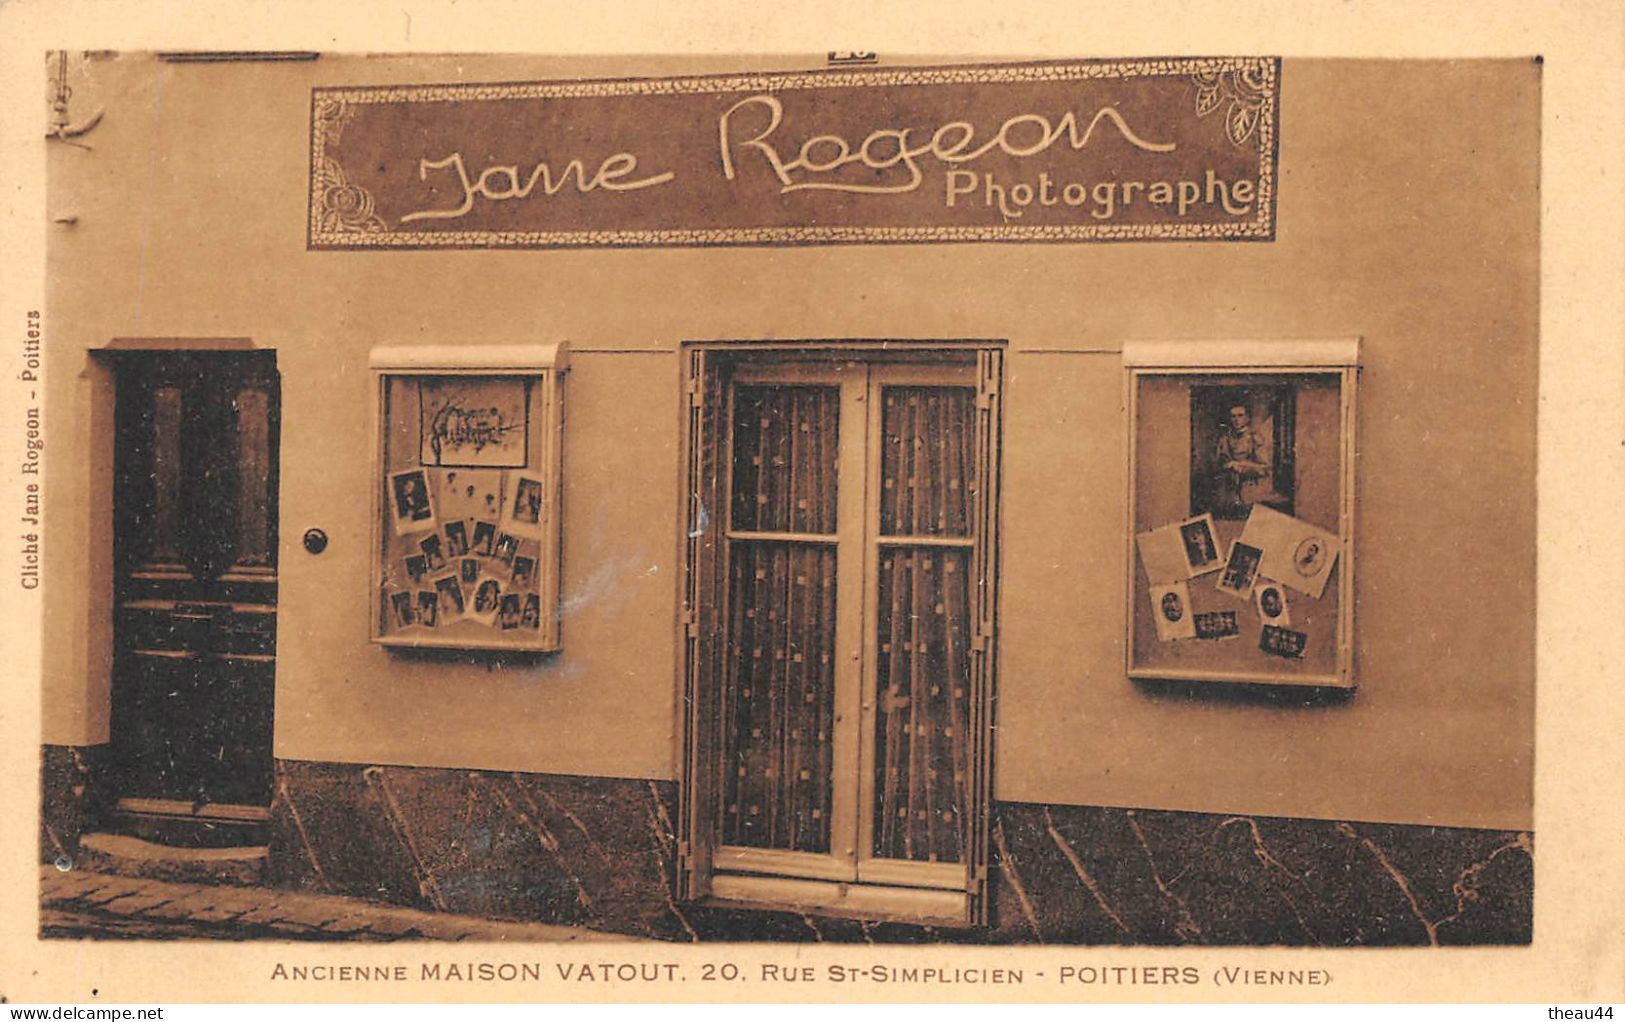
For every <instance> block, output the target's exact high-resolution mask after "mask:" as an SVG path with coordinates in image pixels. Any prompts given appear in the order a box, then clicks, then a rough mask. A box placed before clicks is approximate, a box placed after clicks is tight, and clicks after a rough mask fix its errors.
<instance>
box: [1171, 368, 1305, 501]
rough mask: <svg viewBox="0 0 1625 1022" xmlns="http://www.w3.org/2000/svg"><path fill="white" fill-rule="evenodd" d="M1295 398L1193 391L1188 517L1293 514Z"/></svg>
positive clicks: (1261, 390)
mask: <svg viewBox="0 0 1625 1022" xmlns="http://www.w3.org/2000/svg"><path fill="white" fill-rule="evenodd" d="M1294 398H1295V395H1294V393H1293V390H1292V388H1291V387H1290V386H1279V385H1277V386H1259V387H1202V386H1197V387H1192V388H1191V514H1193V515H1194V514H1202V513H1204V512H1210V513H1212V515H1213V517H1214V518H1218V519H1226V520H1230V521H1237V520H1240V519H1244V518H1246V517H1247V515H1248V513H1249V512H1251V511H1252V509H1253V506H1254V505H1256V504H1263V505H1264V506H1266V507H1271V508H1274V509H1275V510H1277V511H1280V512H1281V513H1283V514H1292V509H1293V497H1292V495H1293V489H1294V482H1295V480H1294V479H1293V475H1294V471H1293V468H1294V462H1295V454H1296V452H1295V450H1294V447H1295V444H1294V419H1295V415H1294V412H1295V410H1296V401H1295V400H1294Z"/></svg>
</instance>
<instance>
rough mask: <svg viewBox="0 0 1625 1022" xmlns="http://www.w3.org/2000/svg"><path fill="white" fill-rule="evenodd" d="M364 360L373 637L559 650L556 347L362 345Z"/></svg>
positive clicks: (560, 355)
mask: <svg viewBox="0 0 1625 1022" xmlns="http://www.w3.org/2000/svg"><path fill="white" fill-rule="evenodd" d="M370 363H371V368H372V372H373V374H374V376H375V378H376V385H377V390H376V395H377V402H378V404H377V415H376V420H375V421H376V423H377V438H376V439H377V448H376V449H377V461H376V463H375V464H376V466H377V467H376V471H375V472H374V473H373V477H374V484H373V494H374V497H373V514H372V521H373V531H374V552H375V556H374V558H373V578H372V638H373V640H374V641H375V642H378V643H380V644H382V645H385V646H392V647H413V648H421V647H431V648H449V649H506V650H529V651H536V652H547V651H553V650H557V649H559V648H560V643H561V637H560V622H559V570H560V560H559V539H560V528H561V524H562V523H561V522H560V507H559V499H560V478H561V474H560V469H561V450H562V448H561V441H562V434H563V429H564V400H563V398H564V389H563V379H564V374H565V372H566V370H567V369H568V351H567V346H566V345H564V344H562V343H560V344H549V345H534V346H532V345H521V346H512V347H505V346H504V347H498V346H486V347H477V346H474V347H451V346H446V347H423V348H416V347H388V348H375V349H373V351H372V353H371V358H370Z"/></svg>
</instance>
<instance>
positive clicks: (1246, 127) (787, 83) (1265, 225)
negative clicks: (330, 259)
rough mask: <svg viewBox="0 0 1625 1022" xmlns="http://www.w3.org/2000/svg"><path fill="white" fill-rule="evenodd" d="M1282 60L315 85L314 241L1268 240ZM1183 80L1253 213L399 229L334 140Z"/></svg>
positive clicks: (321, 244) (531, 244)
mask: <svg viewBox="0 0 1625 1022" xmlns="http://www.w3.org/2000/svg"><path fill="white" fill-rule="evenodd" d="M1280 63H1281V62H1280V58H1278V57H1174V58H1147V59H1133V60H1088V61H1064V62H1044V63H1028V64H992V65H971V66H955V67H919V68H899V69H892V70H863V71H858V70H840V71H827V70H825V71H804V72H778V73H760V74H742V75H706V76H690V77H675V78H650V79H601V80H576V81H546V82H510V83H491V84H439V85H395V86H353V87H318V88H316V89H313V90H312V95H311V135H310V192H309V211H308V213H309V215H308V233H307V244H308V247H309V248H311V249H379V248H406V249H416V248H451V249H458V248H463V249H468V248H477V249H489V248H586V247H684V246H732V245H755V246H779V245H817V244H918V243H943V242H949V243H952V242H1078V241H1090V242H1093V241H1273V240H1274V238H1275V207H1276V165H1277V161H1278V149H1279V139H1278V134H1277V132H1278V105H1279V84H1280ZM1153 76H1160V77H1175V76H1180V77H1185V78H1187V79H1188V81H1189V82H1190V84H1191V88H1192V90H1193V92H1194V113H1195V115H1196V116H1197V118H1199V119H1205V118H1208V117H1209V116H1210V115H1215V114H1217V115H1218V116H1219V117H1220V118H1221V119H1222V122H1223V131H1224V134H1225V136H1226V137H1227V138H1228V139H1229V141H1230V142H1231V143H1232V144H1234V145H1236V146H1238V147H1247V148H1251V146H1253V145H1256V146H1257V151H1258V164H1257V178H1256V195H1255V202H1254V204H1253V208H1254V209H1255V210H1256V213H1255V215H1254V217H1253V218H1252V219H1248V220H1238V221H1230V222H1219V223H1212V222H1208V223H1199V222H1175V223H1072V224H1053V223H1052V224H1013V223H1002V224H984V225H972V226H966V225H947V224H920V225H908V226H852V225H818V224H802V225H796V226H761V227H716V228H703V227H702V228H684V227H672V228H663V229H615V228H610V229H591V228H583V229H575V230H568V229H566V230H455V229H448V230H400V229H392V228H391V227H390V225H389V224H388V223H387V222H386V221H385V219H384V218H383V217H382V216H380V215H379V212H378V208H377V202H376V200H375V198H374V196H373V195H372V194H371V193H370V192H369V191H368V190H367V189H366V188H365V187H363V186H361V185H359V184H357V183H354V182H352V181H351V180H350V176H349V175H348V174H347V172H346V170H345V168H344V166H342V165H341V163H340V162H339V160H338V159H336V158H334V157H333V156H332V155H331V151H330V147H335V146H337V145H338V144H339V142H340V141H341V139H342V137H343V134H344V131H345V129H346V127H347V126H348V125H350V124H351V123H352V122H354V121H355V120H356V119H357V114H358V112H359V111H360V110H361V109H362V108H364V107H365V106H367V105H369V104H403V103H404V104H410V103H447V102H453V103H455V102H483V101H491V100H524V99H540V100H549V99H554V100H556V99H586V98H594V97H625V96H683V95H696V96H698V95H707V94H717V93H730V92H752V93H769V94H771V93H775V92H782V91H784V90H791V89H832V90H833V89H860V88H868V89H877V88H880V89H883V88H888V87H899V86H922V85H923V86H931V85H964V84H976V83H1012V82H1014V83H1049V82H1068V81H1081V80H1088V79H1133V78H1141V77H1153Z"/></svg>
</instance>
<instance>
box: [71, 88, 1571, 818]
mask: <svg viewBox="0 0 1625 1022" xmlns="http://www.w3.org/2000/svg"><path fill="white" fill-rule="evenodd" d="M744 63H745V62H741V61H729V62H727V63H726V69H729V70H732V69H736V68H738V67H741V66H743V64H744ZM719 69H723V66H722V65H713V66H711V67H700V66H698V65H693V64H673V63H666V64H658V65H657V64H654V63H647V62H638V61H619V62H616V63H615V64H614V65H613V66H610V65H605V64H602V63H598V64H592V63H584V62H565V61H557V60H540V59H538V60H518V59H513V58H503V59H489V60H487V59H478V60H476V59H472V58H457V59H446V60H444V61H432V60H425V59H419V60H408V59H400V58H392V59H382V60H373V61H366V60H361V59H354V58H334V57H324V58H322V59H321V60H319V61H316V62H313V63H302V64H257V65H172V64H163V63H159V62H157V61H154V60H151V59H150V58H145V57H139V56H127V57H119V58H113V59H102V60H97V61H94V62H92V63H91V65H90V66H89V69H88V71H87V72H85V73H86V74H87V75H88V78H86V79H85V80H83V81H81V82H80V83H78V84H76V93H75V100H76V102H79V101H83V102H85V103H87V104H91V103H99V104H105V105H106V106H107V108H108V114H107V117H106V119H105V121H104V123H103V124H102V125H101V126H100V127H98V128H97V129H96V131H95V133H94V137H92V138H87V139H86V140H87V141H90V142H92V143H93V144H94V145H95V149H94V150H93V151H89V152H85V151H81V150H76V149H71V148H68V147H65V146H54V147H53V150H52V153H51V155H50V159H51V165H50V189H51V191H50V206H51V208H50V210H49V212H50V214H51V215H52V216H53V217H55V216H64V215H76V216H77V217H78V222H77V223H76V224H75V225H73V226H71V227H69V226H53V227H52V232H53V233H52V236H51V245H50V251H49V264H48V266H49V272H50V274H51V285H50V288H51V290H50V294H49V306H48V313H49V316H50V320H49V322H48V326H49V327H50V329H51V332H52V337H53V341H52V348H51V353H50V358H51V362H50V364H49V371H50V373H51V376H50V379H49V381H48V387H49V392H48V394H49V401H50V405H49V407H50V416H51V426H50V428H51V430H52V434H51V442H52V448H51V450H52V465H51V473H52V474H51V477H50V486H51V494H50V500H51V503H52V511H51V519H50V525H51V528H50V531H49V532H48V534H47V539H46V559H47V570H48V572H49V583H48V586H49V588H48V593H47V596H46V601H47V602H46V615H47V626H46V627H47V636H46V649H47V650H48V652H49V655H48V658H47V667H46V675H47V677H46V686H47V698H46V716H45V733H44V735H43V739H44V741H46V742H48V743H56V744H63V745H88V744H95V743H97V742H100V741H104V740H105V739H106V730H107V722H106V701H107V700H106V680H105V679H106V666H105V660H106V653H105V650H106V646H107V641H106V632H107V624H106V622H107V611H106V607H105V604H103V603H101V602H99V600H98V597H97V596H96V594H98V593H100V592H102V591H104V590H105V587H106V580H107V571H108V568H107V565H106V556H105V549H106V545H107V516H106V513H105V507H104V505H103V503H102V502H101V498H100V496H99V495H100V494H104V493H106V492H107V491H106V486H105V483H106V473H107V458H108V451H107V443H108V430H107V423H106V421H105V416H106V392H107V381H106V380H105V378H104V377H102V376H100V375H99V374H98V372H97V370H96V367H95V366H94V364H93V363H92V362H91V360H90V359H89V357H88V356H87V354H86V349H87V348H92V347H95V346H98V345H102V344H105V343H106V342H107V341H108V340H109V339H111V338H114V337H121V336H186V337H249V338H251V339H252V340H253V342H254V343H255V344H256V345H259V346H265V347H273V348H275V349H276V350H277V352H278V364H279V366H280V367H281V369H282V372H283V374H284V380H283V395H284V420H283V421H284V427H283V448H282V450H283V466H284V472H283V484H282V485H283V489H282V550H281V557H282V590H281V599H282V611H283V617H282V630H281V634H280V640H279V662H278V691H277V708H276V712H277V734H276V753H277V755H278V756H279V757H282V758H284V759H292V760H329V761H341V762H350V763H383V764H390V763H403V764H414V765H420V766H438V767H464V768H481V769H490V770H522V771H531V772H539V773H553V774H575V775H592V776H605V777H620V778H633V779H671V778H674V777H675V776H676V759H677V751H676V750H677V747H678V745H677V741H678V736H677V734H676V721H677V720H678V717H677V715H676V692H675V681H674V657H675V654H676V648H675V641H674V639H675V623H674V619H675V595H676V580H675V579H674V577H673V571H674V567H675V555H676V550H677V535H676V529H677V521H678V516H679V510H680V509H679V507H678V505H677V502H676V493H677V487H678V472H679V466H678V464H677V440H678V437H677V430H678V428H679V423H680V415H679V408H678V397H679V390H678V373H677V368H678V367H677V360H676V358H675V357H674V353H675V350H676V346H677V345H678V344H679V343H680V342H681V341H682V340H685V339H738V338H760V339H776V338H819V337H909V338H930V337H992V338H1002V339H1006V340H1008V342H1009V344H1010V351H1011V355H1010V358H1009V361H1008V368H1007V375H1008V378H1007V383H1006V390H1005V415H1006V440H1007V446H1006V450H1005V473H1006V477H1005V490H1004V494H1005V500H1006V504H1005V508H1004V526H1005V532H1004V535H1005V537H1006V541H1005V562H1004V571H1005V574H1004V577H1003V586H1004V588H1003V600H1004V603H1003V608H1002V629H1003V643H1002V656H1003V662H1002V673H1001V679H1000V685H1001V690H1000V698H999V705H998V737H997V764H996V769H997V773H996V786H997V796H998V797H999V798H1000V799H1004V800H1010V801H1023V802H1035V803H1037V802H1043V803H1052V804H1053V803H1073V804H1082V805H1100V806H1126V807H1149V808H1157V809H1190V810H1201V811H1209V812H1237V813H1249V814H1262V815H1272V816H1296V817H1310V818H1321V819H1352V820H1376V821H1387V822H1406V823H1427V824H1441V825H1452V826H1464V827H1489V828H1499V829H1522V828H1527V827H1528V826H1529V823H1530V819H1531V805H1530V802H1531V787H1532V785H1531V771H1532V765H1531V757H1532V749H1533V703H1534V691H1533V689H1534V668H1533V637H1534V513H1535V505H1534V485H1533V478H1534V468H1535V465H1534V451H1535V430H1534V424H1535V356H1536V297H1537V295H1536V284H1537V274H1536V270H1537V247H1536V241H1537V239H1536V224H1537V215H1538V181H1537V176H1536V175H1537V158H1536V154H1537V152H1538V144H1537V143H1538V139H1537V129H1538V112H1539V75H1538V67H1536V66H1535V65H1533V64H1529V63H1527V62H1514V61H1481V62H1468V63H1426V62H1405V63H1392V62H1385V63H1375V62H1338V61H1298V60H1288V61H1287V62H1286V64H1285V67H1284V69H1283V77H1282V100H1281V103H1282V106H1281V125H1282V128H1281V131H1282V136H1281V163H1280V196H1281V198H1280V206H1279V210H1278V220H1279V229H1278V238H1277V240H1276V241H1275V242H1273V243H1267V244H1100V245H1075V246H1064V245H1004V246H1000V245H963V246H936V247H931V246H888V247H883V248H868V249H865V248H856V247H837V248H800V249H737V250H707V251H703V252H699V251H689V250H652V251H624V252H616V251H557V252H460V253H453V252H320V253H312V252H307V251H306V250H305V246H304V226H305V219H304V214H305V191H304V189H305V180H306V158H307V155H308V154H307V140H306V136H307V133H308V118H309V109H308V104H309V88H310V86H312V85H316V84H339V83H345V82H357V83H360V82H366V83H375V82H411V81H455V80H505V79H506V80H512V79H526V78H546V77H555V76H564V75H570V74H576V73H605V72H606V71H611V70H612V71H613V72H614V73H617V74H641V73H651V74H653V73H669V72H673V71H678V72H684V71H700V70H719ZM1356 334H1358V335H1361V336H1363V338H1364V348H1363V350H1364V352H1365V359H1364V365H1365V368H1364V378H1363V380H1362V385H1361V397H1360V401H1361V405H1360V415H1359V424H1358V425H1359V438H1360V467H1359V469H1358V473H1357V478H1358V486H1359V497H1358V512H1357V527H1358V535H1359V537H1360V539H1359V546H1358V555H1357V557H1358V559H1357V586H1356V620H1357V633H1356V634H1357V644H1356V656H1357V665H1356V667H1357V675H1358V678H1359V681H1360V688H1359V690H1358V692H1357V693H1356V694H1355V695H1354V696H1353V698H1352V699H1349V700H1346V701H1319V702H1317V703H1315V704H1314V705H1307V706H1306V705H1300V704H1299V703H1297V702H1294V701H1293V699H1291V698H1290V697H1289V698H1286V699H1283V698H1282V697H1280V696H1278V695H1277V696H1272V697H1252V696H1250V695H1247V694H1244V693H1241V694H1238V693H1236V692H1234V691H1229V690H1225V691H1219V690H1213V689H1211V688H1209V689H1193V688H1189V687H1187V688H1177V687H1175V688H1166V687H1165V688H1148V687H1142V686H1136V685H1133V684H1130V683H1129V682H1127V681H1126V680H1125V679H1124V678H1123V676H1122V663H1123V651H1122V647H1121V644H1122V636H1123V633H1124V623H1123V610H1122V608H1123V585H1124V581H1123V576H1124V574H1125V572H1124V564H1123V551H1124V537H1123V535H1122V507H1123V503H1124V498H1125V494H1124V491H1123V481H1122V476H1123V460H1124V451H1123V424H1122V412H1121V398H1122V371H1121V367H1120V364H1119V362H1118V360H1117V357H1116V355H1115V354H1112V353H1111V351H1110V349H1115V348H1116V347H1118V346H1119V345H1120V344H1121V343H1122V341H1123V340H1124V339H1125V338H1225V339H1244V338H1272V337H1275V338H1288V337H1342V336H1350V335H1356ZM561 339H563V340H569V341H570V342H571V344H572V345H573V347H574V351H575V353H576V357H575V360H574V370H573V371H572V373H571V375H570V377H569V381H568V388H569V390H568V396H567V402H568V405H567V412H568V417H569V422H568V424H567V427H566V438H565V473H566V483H565V490H566V492H565V523H566V524H565V544H564V560H565V581H564V589H565V593H566V601H567V608H568V610H567V616H566V618H565V622H564V641H565V651H564V652H563V653H562V654H560V655H558V656H557V657H553V658H549V659H547V660H543V661H541V662H539V663H536V664H532V665H525V666H514V665H510V666H508V667H505V668H502V669H487V668H485V667H481V666H468V665H459V664H456V663H451V664H448V663H445V662H443V661H430V660H423V661H414V660H408V659H404V658H401V657H398V656H390V655H388V654H386V653H384V652H383V651H382V650H379V649H377V648H375V647H373V646H371V645H370V644H369V643H368V642H367V641H366V640H367V634H366V633H367V622H366V611H365V608H366V605H367V600H366V591H365V590H366V584H367V582H366V579H367V571H366V556H367V551H368V548H369V531H368V530H369V523H368V520H367V516H366V511H365V508H366V500H365V499H364V497H363V495H364V494H366V493H367V491H368V488H369V487H370V486H372V485H374V483H373V481H372V480H371V479H370V478H369V472H370V469H371V455H370V451H369V450H367V449H366V445H365V444H364V443H358V442H356V440H355V438H356V437H363V436H367V435H369V429H370V427H369V418H368V417H369V415H370V413H371V410H370V405H369V401H370V394H371V391H370V389H369V380H368V374H367V371H366V354H367V350H368V348H369V347H371V346H373V345H377V344H386V343H388V344H401V343H416V342H422V343H438V344H463V343H470V344H472V343H482V344H484V343H508V344H512V343H526V342H535V341H543V342H546V341H554V340H561ZM634 348H635V349H656V350H655V351H653V352H646V353H639V354H617V353H612V351H610V350H609V349H614V350H617V351H618V350H624V349H634ZM594 349H600V350H599V351H597V352H595V351H594ZM98 395H99V396H100V399H98ZM98 416H100V418H98ZM336 498H337V499H336ZM312 526H319V527H321V528H323V529H325V530H326V531H327V533H328V535H329V536H330V537H331V539H332V544H331V546H330V547H329V549H328V552H327V553H325V554H323V555H321V556H320V557H311V556H309V555H307V554H306V553H304V551H303V550H302V549H301V548H300V547H299V543H298V540H299V536H300V534H301V533H303V531H304V530H305V529H306V528H309V527H312ZM345 608H349V610H348V611H346V609H345Z"/></svg>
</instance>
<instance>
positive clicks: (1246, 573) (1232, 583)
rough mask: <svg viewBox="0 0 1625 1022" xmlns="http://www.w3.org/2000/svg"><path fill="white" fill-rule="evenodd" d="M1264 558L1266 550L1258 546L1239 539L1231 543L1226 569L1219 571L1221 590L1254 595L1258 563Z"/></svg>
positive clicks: (1246, 595)
mask: <svg viewBox="0 0 1625 1022" xmlns="http://www.w3.org/2000/svg"><path fill="white" fill-rule="evenodd" d="M1263 559H1264V551H1262V550H1260V549H1258V548H1257V547H1255V546H1248V545H1247V544H1246V543H1243V542H1242V541H1241V540H1239V539H1238V540H1236V541H1235V542H1234V543H1231V544H1230V556H1229V557H1228V558H1226V559H1225V562H1224V570H1223V571H1221V572H1219V582H1218V588H1219V591H1220V592H1224V593H1229V594H1230V595H1231V596H1235V597H1238V598H1240V599H1243V600H1245V599H1247V598H1248V597H1249V596H1251V595H1252V592H1253V581H1254V580H1255V579H1257V578H1258V565H1259V562H1260V561H1262V560H1263Z"/></svg>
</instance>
